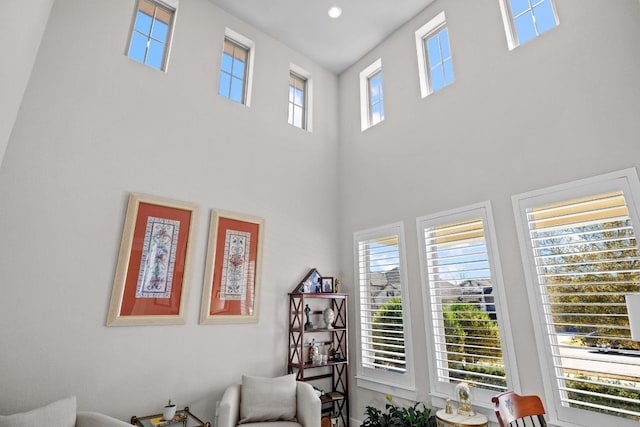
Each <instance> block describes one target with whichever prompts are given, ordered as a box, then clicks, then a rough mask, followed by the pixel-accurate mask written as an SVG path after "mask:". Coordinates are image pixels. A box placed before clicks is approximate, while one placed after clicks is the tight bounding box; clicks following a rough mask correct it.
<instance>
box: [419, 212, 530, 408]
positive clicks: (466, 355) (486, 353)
mask: <svg viewBox="0 0 640 427" xmlns="http://www.w3.org/2000/svg"><path fill="white" fill-rule="evenodd" d="M491 212H492V210H491V203H490V202H488V201H486V202H481V203H477V204H474V205H470V206H463V207H460V208H456V209H452V210H449V211H445V212H439V213H435V214H431V215H426V216H423V217H420V218H418V219H417V221H416V223H417V230H418V242H419V249H420V270H421V273H422V288H423V296H424V301H425V304H424V306H425V310H426V313H425V316H426V319H425V322H426V333H427V343H428V345H429V347H430V351H429V353H428V362H429V369H430V372H431V374H430V375H429V379H430V382H431V390H432V393H434V394H437V395H438V396H440V397H447V396H451V395H455V386H456V385H457V384H458V383H460V382H462V381H464V382H467V383H468V384H469V385H471V386H472V387H473V389H472V393H471V399H472V402H473V403H474V404H476V405H479V406H488V405H489V404H490V402H491V397H492V396H494V395H495V394H497V393H498V392H500V391H503V390H506V389H510V390H514V389H518V388H519V380H518V368H517V364H516V360H515V357H514V355H513V349H514V346H513V342H512V338H511V331H510V328H509V320H508V318H509V316H508V311H507V310H506V307H503V306H502V304H501V303H500V302H501V301H504V285H503V281H502V274H501V269H500V260H499V257H498V251H497V239H496V236H495V232H494V229H495V227H494V224H493V217H492V213H491Z"/></svg>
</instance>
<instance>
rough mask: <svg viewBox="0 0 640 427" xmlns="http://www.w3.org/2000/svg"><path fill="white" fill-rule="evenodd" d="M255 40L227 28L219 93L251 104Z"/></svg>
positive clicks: (241, 102)
mask: <svg viewBox="0 0 640 427" xmlns="http://www.w3.org/2000/svg"><path fill="white" fill-rule="evenodd" d="M253 46H254V43H253V41H251V40H249V39H247V38H246V37H244V36H242V35H240V34H238V33H236V32H234V31H232V30H230V29H228V28H227V29H226V31H225V38H224V43H223V49H222V60H221V65H220V80H219V82H218V94H219V95H220V96H223V97H225V98H228V99H230V100H232V101H234V102H237V103H239V104H245V105H247V106H248V105H249V101H250V95H251V81H252V74H253V73H252V71H253V56H254V51H253Z"/></svg>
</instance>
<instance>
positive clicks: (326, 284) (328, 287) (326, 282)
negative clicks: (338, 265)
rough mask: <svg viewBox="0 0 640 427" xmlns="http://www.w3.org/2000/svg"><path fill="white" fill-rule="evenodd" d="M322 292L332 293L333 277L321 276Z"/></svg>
mask: <svg viewBox="0 0 640 427" xmlns="http://www.w3.org/2000/svg"><path fill="white" fill-rule="evenodd" d="M322 292H323V293H329V294H332V293H333V277H323V278H322Z"/></svg>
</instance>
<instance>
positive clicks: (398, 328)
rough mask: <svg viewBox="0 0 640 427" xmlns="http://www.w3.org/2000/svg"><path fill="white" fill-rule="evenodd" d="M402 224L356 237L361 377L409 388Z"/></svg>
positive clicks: (409, 370)
mask: <svg viewBox="0 0 640 427" xmlns="http://www.w3.org/2000/svg"><path fill="white" fill-rule="evenodd" d="M402 242H403V232H402V227H401V225H400V224H396V225H392V226H387V227H382V228H379V229H373V230H367V231H362V232H358V233H355V234H354V249H355V262H356V266H355V267H356V281H357V285H358V293H359V298H358V319H359V330H358V332H359V334H358V339H359V358H358V371H359V373H358V375H359V377H360V378H365V379H369V380H373V381H376V382H379V383H383V384H388V385H393V386H400V387H412V386H413V379H412V375H413V374H412V372H411V371H412V369H411V364H410V361H409V356H408V351H409V349H410V345H409V343H408V336H409V332H408V331H409V322H408V307H407V301H406V281H405V278H404V276H405V267H404V253H403V252H404V249H403V243H402Z"/></svg>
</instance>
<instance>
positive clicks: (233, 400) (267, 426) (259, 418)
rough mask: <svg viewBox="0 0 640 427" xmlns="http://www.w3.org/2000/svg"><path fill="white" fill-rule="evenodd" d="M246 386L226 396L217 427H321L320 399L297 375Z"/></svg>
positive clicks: (251, 380)
mask: <svg viewBox="0 0 640 427" xmlns="http://www.w3.org/2000/svg"><path fill="white" fill-rule="evenodd" d="M242 382H243V383H242V385H241V384H235V385H232V386H230V387H228V388H227V389H226V390H225V392H224V394H223V395H222V400H221V401H220V407H219V410H218V424H217V427H236V426H237V425H239V424H240V425H241V426H242V427H320V418H321V404H320V398H319V397H318V395H317V394H316V392H315V391H314V390H313V387H311V385H309V384H307V383H303V382H297V381H295V377H294V376H293V375H286V376H284V377H279V378H268V379H267V378H260V377H247V376H243V380H242ZM292 384H293V385H292Z"/></svg>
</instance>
